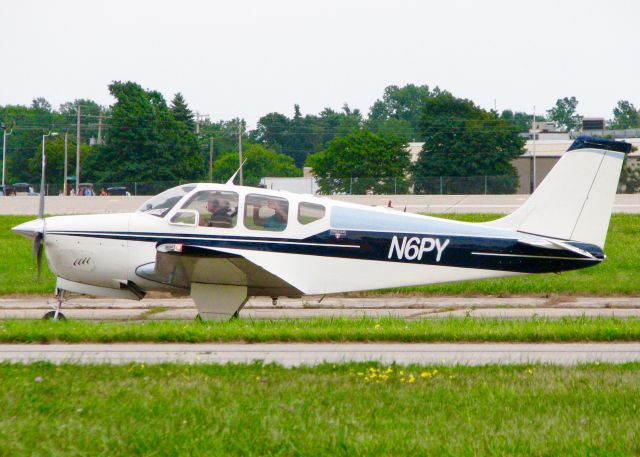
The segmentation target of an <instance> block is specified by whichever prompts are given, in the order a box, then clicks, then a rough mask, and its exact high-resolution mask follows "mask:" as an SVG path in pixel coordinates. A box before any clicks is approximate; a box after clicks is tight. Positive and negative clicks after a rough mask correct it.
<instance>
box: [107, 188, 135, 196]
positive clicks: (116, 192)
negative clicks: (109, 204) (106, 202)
mask: <svg viewBox="0 0 640 457" xmlns="http://www.w3.org/2000/svg"><path fill="white" fill-rule="evenodd" d="M107 195H131V194H130V193H129V192H128V191H127V188H126V187H107Z"/></svg>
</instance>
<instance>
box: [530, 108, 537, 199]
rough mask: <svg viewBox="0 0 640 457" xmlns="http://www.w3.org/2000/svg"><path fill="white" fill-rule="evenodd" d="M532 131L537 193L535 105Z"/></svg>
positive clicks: (534, 182) (534, 177)
mask: <svg viewBox="0 0 640 457" xmlns="http://www.w3.org/2000/svg"><path fill="white" fill-rule="evenodd" d="M531 130H532V132H533V190H534V191H535V190H536V186H537V182H538V181H537V179H538V178H537V170H536V136H537V133H538V130H537V129H536V105H533V123H532V128H531Z"/></svg>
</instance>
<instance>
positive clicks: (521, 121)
mask: <svg viewBox="0 0 640 457" xmlns="http://www.w3.org/2000/svg"><path fill="white" fill-rule="evenodd" d="M500 118H501V119H504V120H505V121H507V122H508V123H509V125H510V126H511V127H512V128H513V129H514V130H515V131H517V132H518V133H528V132H529V130H530V129H531V126H532V125H531V124H532V123H533V122H532V121H533V114H528V113H524V112H522V111H516V112H513V111H511V110H508V109H507V110H504V111H503V112H502V113H501V114H500ZM544 120H545V118H544V116H540V115H536V121H538V122H542V121H544Z"/></svg>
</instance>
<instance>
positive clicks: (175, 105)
mask: <svg viewBox="0 0 640 457" xmlns="http://www.w3.org/2000/svg"><path fill="white" fill-rule="evenodd" d="M171 112H172V113H173V117H174V118H175V119H176V120H177V121H179V122H182V123H183V124H184V125H185V126H186V127H187V130H189V131H190V132H195V130H196V123H195V121H194V120H193V112H191V110H190V109H189V106H188V105H187V101H186V100H185V99H184V97H183V96H182V94H181V93H180V92H178V93H177V94H175V95H174V97H173V100H171Z"/></svg>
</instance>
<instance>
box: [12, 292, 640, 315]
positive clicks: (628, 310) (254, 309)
mask: <svg viewBox="0 0 640 457" xmlns="http://www.w3.org/2000/svg"><path fill="white" fill-rule="evenodd" d="M54 303H55V302H54V300H53V299H52V298H51V297H31V298H8V299H0V319H39V318H41V317H42V316H43V315H44V314H45V313H46V312H47V311H49V310H50V309H51V305H53V304H54ZM62 311H63V313H64V314H65V316H67V318H69V319H82V320H169V319H171V320H176V319H177V320H191V319H194V318H195V316H196V314H197V311H196V308H195V306H194V304H193V300H191V299H190V298H154V299H144V300H141V301H135V300H115V299H88V298H78V299H74V300H71V301H70V302H68V303H66V304H65V305H64V307H63V310H62ZM331 316H334V317H335V316H343V317H361V316H369V317H381V316H395V317H402V318H406V319H427V318H439V317H449V316H453V317H465V316H472V317H499V318H504V319H516V318H526V317H532V316H538V317H548V318H560V317H564V316H589V317H595V316H617V317H640V297H561V298H539V297H508V298H501V297H424V296H415V297H410V296H409V297H407V296H398V297H393V296H385V295H382V296H367V297H366V298H354V297H325V298H324V299H322V297H305V298H302V299H280V300H279V301H278V305H277V306H273V305H272V302H271V299H269V298H262V297H256V298H252V299H251V300H249V302H248V303H247V305H246V306H245V308H244V309H243V310H242V311H241V312H240V317H241V318H250V319H282V318H293V319H296V318H300V319H304V318H311V317H331Z"/></svg>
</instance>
